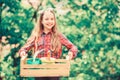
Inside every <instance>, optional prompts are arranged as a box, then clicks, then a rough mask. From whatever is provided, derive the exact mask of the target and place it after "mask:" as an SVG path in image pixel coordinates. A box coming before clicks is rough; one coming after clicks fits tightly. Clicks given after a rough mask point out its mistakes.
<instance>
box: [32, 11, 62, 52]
mask: <svg viewBox="0 0 120 80" xmlns="http://www.w3.org/2000/svg"><path fill="white" fill-rule="evenodd" d="M47 10H49V11H50V12H51V13H53V15H54V18H55V14H54V11H53V10H51V9H47ZM47 10H45V11H47ZM45 11H43V12H42V13H41V15H40V17H39V19H38V21H37V24H36V26H35V27H34V29H33V31H32V34H31V36H35V38H36V40H35V43H37V39H38V38H39V36H40V35H41V34H42V32H43V30H44V26H43V24H42V20H43V15H44V13H45ZM59 34H60V32H59V31H58V29H57V26H56V18H55V25H54V26H53V27H52V30H51V47H50V49H51V50H52V51H53V53H58V51H59V49H60V47H61V43H60V40H59ZM36 47H37V46H36Z"/></svg>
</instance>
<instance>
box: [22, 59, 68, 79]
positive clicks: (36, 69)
mask: <svg viewBox="0 0 120 80" xmlns="http://www.w3.org/2000/svg"><path fill="white" fill-rule="evenodd" d="M26 60H27V59H25V60H21V65H20V76H22V77H58V76H69V71H70V61H69V60H65V59H56V60H55V63H54V64H38V65H37V64H36V65H35V64H26Z"/></svg>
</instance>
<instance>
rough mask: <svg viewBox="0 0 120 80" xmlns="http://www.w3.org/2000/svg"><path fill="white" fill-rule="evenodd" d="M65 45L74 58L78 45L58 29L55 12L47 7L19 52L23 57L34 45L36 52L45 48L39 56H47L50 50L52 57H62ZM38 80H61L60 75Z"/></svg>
mask: <svg viewBox="0 0 120 80" xmlns="http://www.w3.org/2000/svg"><path fill="white" fill-rule="evenodd" d="M63 45H64V46H66V47H67V48H68V50H69V52H68V56H69V59H73V58H74V57H75V56H76V53H77V47H76V46H75V45H73V44H72V43H71V42H70V41H69V40H68V39H67V38H66V37H65V36H64V35H63V34H62V33H60V32H59V31H58V30H57V26H56V18H55V14H54V12H53V10H51V9H47V10H45V11H44V12H43V13H41V15H40V18H39V20H38V22H37V25H36V26H35V27H34V29H33V31H32V34H31V36H30V38H29V39H28V40H27V43H26V44H25V45H24V46H23V47H22V48H21V49H20V51H19V53H20V56H21V57H24V56H26V53H27V52H28V51H29V50H30V49H31V48H32V47H33V48H34V52H36V51H39V50H42V49H43V52H42V53H40V54H38V55H37V58H41V57H47V53H48V52H49V51H50V52H51V57H53V58H56V59H58V58H60V57H61V54H62V46H63ZM36 80H59V77H44V78H43V77H42V78H36Z"/></svg>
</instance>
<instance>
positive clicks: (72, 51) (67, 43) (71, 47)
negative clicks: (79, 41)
mask: <svg viewBox="0 0 120 80" xmlns="http://www.w3.org/2000/svg"><path fill="white" fill-rule="evenodd" d="M60 42H61V43H62V45H64V46H66V47H67V48H68V49H69V52H68V56H69V58H70V59H73V58H75V57H76V56H77V52H78V49H77V47H76V46H75V45H74V44H73V43H72V42H70V41H69V40H68V39H67V38H66V37H65V36H64V35H63V34H61V35H60Z"/></svg>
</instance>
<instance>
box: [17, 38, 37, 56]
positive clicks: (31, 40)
mask: <svg viewBox="0 0 120 80" xmlns="http://www.w3.org/2000/svg"><path fill="white" fill-rule="evenodd" d="M34 45H35V37H30V38H29V39H28V40H27V42H26V44H25V45H24V46H23V47H22V48H21V49H20V50H19V52H18V53H19V55H20V56H21V57H22V56H25V53H27V52H28V51H29V50H30V49H31V48H32V47H33V46H34Z"/></svg>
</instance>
